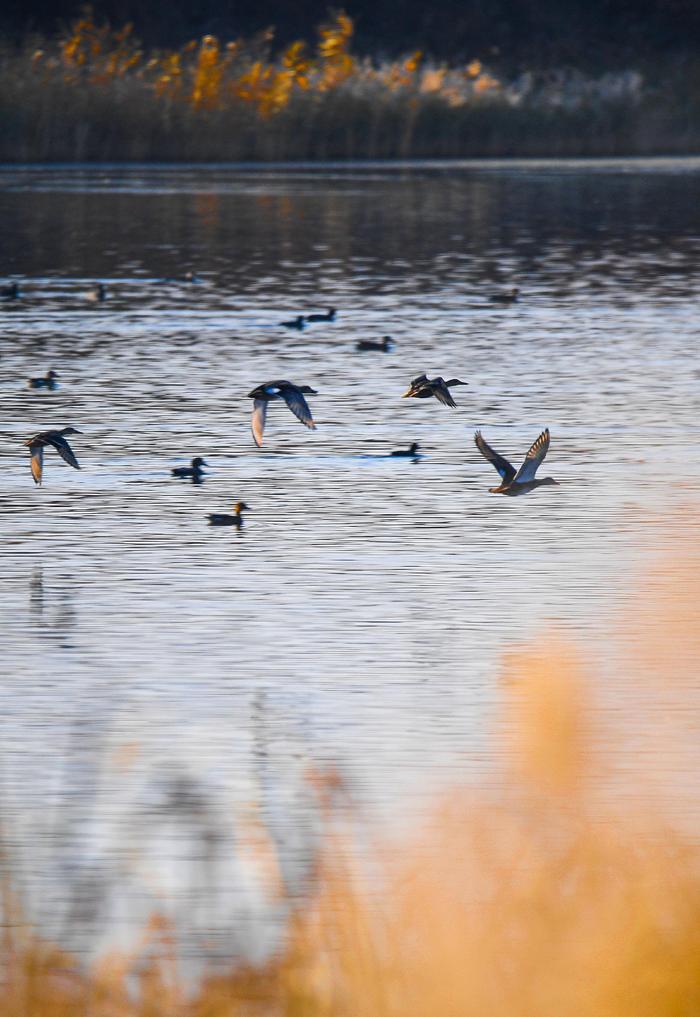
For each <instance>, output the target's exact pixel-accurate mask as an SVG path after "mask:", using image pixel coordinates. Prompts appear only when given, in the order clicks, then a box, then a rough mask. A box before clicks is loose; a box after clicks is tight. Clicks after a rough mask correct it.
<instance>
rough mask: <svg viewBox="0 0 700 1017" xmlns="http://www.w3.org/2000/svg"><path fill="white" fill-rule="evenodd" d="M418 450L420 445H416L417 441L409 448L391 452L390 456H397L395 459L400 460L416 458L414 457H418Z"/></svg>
mask: <svg viewBox="0 0 700 1017" xmlns="http://www.w3.org/2000/svg"><path fill="white" fill-rule="evenodd" d="M419 449H420V445H419V444H418V442H417V441H414V442H413V443H412V445H411V447H410V448H403V449H398V451H396V452H392V453H391V454H392V456H397V457H399V456H400V457H402V458H416V456H417V455H418V450H419Z"/></svg>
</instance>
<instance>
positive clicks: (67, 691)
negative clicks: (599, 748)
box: [0, 161, 700, 958]
mask: <svg viewBox="0 0 700 1017" xmlns="http://www.w3.org/2000/svg"><path fill="white" fill-rule="evenodd" d="M699 192H700V165H699V164H698V163H697V162H694V161H686V162H673V161H660V162H650V163H645V162H629V163H626V162H621V163H602V164H575V163H573V164H554V163H552V164H547V163H531V164H508V165H507V164H502V165H500V164H491V165H478V164H474V165H451V166H440V165H424V166H413V167H408V166H406V167H395V168H392V167H390V166H375V167H365V168H357V167H355V168H353V167H346V168H344V169H343V168H337V167H328V168H325V169H324V168H321V169H318V168H314V169H311V168H280V169H269V168H267V169H259V168H258V169H255V168H251V169H235V168H221V167H218V168H207V167H202V168H200V167H191V168H187V167H185V168H150V167H149V168H143V167H132V168H114V167H100V168H90V169H79V168H78V169H66V168H60V167H59V168H15V167H13V168H7V167H6V168H4V169H0V221H1V222H2V223H3V244H2V250H1V251H0V259H1V260H0V276H1V277H2V280H3V285H7V283H8V282H9V281H11V280H16V281H18V282H19V284H20V286H21V290H22V293H23V296H22V298H21V299H19V300H14V301H13V300H6V301H4V302H2V304H0V394H1V396H2V406H3V422H2V439H3V440H2V445H1V449H0V455H1V457H2V477H3V493H2V499H1V500H0V514H1V525H2V562H3V566H2V576H3V583H2V587H1V593H0V618H1V623H2V629H3V636H2V651H3V653H2V658H3V660H2V662H3V671H4V674H5V678H4V681H3V683H2V703H1V705H2V709H1V711H0V716H1V717H2V743H1V749H0V795H1V800H0V807H1V809H2V822H3V831H4V835H5V836H6V837H7V839H8V845H9V846H8V847H7V848H6V849H5V856H6V857H9V858H10V861H11V865H12V868H13V872H14V874H15V878H19V881H20V883H21V888H22V890H23V893H24V899H25V903H26V906H27V907H28V908H29V909H30V913H31V914H32V916H33V917H34V918H36V920H37V921H38V922H39V925H40V927H41V929H42V930H43V931H45V932H46V933H47V934H49V935H51V936H59V937H60V938H61V940H62V942H63V944H64V945H66V946H70V947H73V948H75V949H78V950H82V951H86V950H88V951H92V950H94V949H96V948H97V949H100V948H103V947H105V946H108V945H109V946H113V945H118V944H124V943H128V942H130V941H131V938H132V936H133V933H134V930H135V929H138V928H139V926H140V923H141V922H143V921H144V920H145V918H146V917H147V916H148V914H150V913H151V912H152V911H153V910H154V909H162V910H165V911H166V912H167V913H168V914H171V915H172V916H174V917H175V918H176V919H177V920H178V922H179V924H180V928H181V930H182V938H183V943H184V944H185V946H186V947H187V949H189V950H190V951H191V952H192V953H195V954H198V955H201V954H205V955H206V956H208V957H214V958H215V957H217V956H221V957H229V956H231V955H233V954H236V953H244V954H245V955H247V956H261V955H264V953H265V951H266V950H267V949H269V946H270V945H271V943H273V942H274V941H275V937H276V935H277V934H278V931H279V927H280V923H281V922H282V921H283V918H284V907H283V905H282V904H281V903H280V900H279V898H274V897H271V896H270V895H269V893H268V892H267V889H266V886H265V879H264V873H263V872H262V871H261V865H260V860H261V859H260V850H259V842H260V836H262V834H261V831H262V830H264V831H265V836H267V837H269V838H270V841H269V843H270V844H271V845H272V846H274V849H275V852H276V854H277V855H278V857H279V859H280V863H281V865H282V874H283V877H284V878H285V880H286V883H287V887H288V889H289V892H290V893H291V894H292V895H294V894H295V893H303V892H304V887H305V885H306V880H307V878H308V874H309V870H310V864H311V859H312V855H313V850H314V846H315V844H316V843H317V839H318V831H319V825H320V824H319V817H318V809H317V798H316V794H315V792H314V789H313V786H312V784H311V783H310V782H309V779H308V776H309V773H310V772H312V771H313V770H316V771H323V770H325V769H327V768H328V767H329V766H332V767H335V768H337V771H338V772H339V773H340V774H341V775H342V777H343V779H344V780H345V782H346V786H347V787H348V788H349V789H350V790H351V794H352V796H353V799H354V801H355V803H356V807H357V813H358V817H361V819H360V820H359V821H360V822H361V824H366V826H367V828H371V827H373V826H374V825H375V824H377V823H385V822H391V821H393V820H394V819H397V820H398V819H399V818H401V819H402V820H403V821H404V822H405V821H408V822H409V823H412V822H415V821H416V819H417V818H418V817H419V816H420V815H421V814H423V813H424V810H425V809H426V807H427V805H428V803H429V801H430V799H431V795H432V793H433V792H434V790H435V789H436V788H438V787H442V786H444V785H447V784H451V783H453V782H465V781H467V782H468V781H469V780H472V779H475V778H476V776H477V775H479V777H480V779H481V777H482V776H483V775H484V774H487V775H488V773H494V774H496V772H497V769H498V764H499V759H498V758H494V757H495V755H496V750H495V749H493V747H492V745H491V742H490V730H491V728H492V724H493V719H494V716H495V715H496V713H497V710H498V696H499V692H498V670H499V661H500V660H501V658H502V655H503V653H504V652H506V651H508V650H509V649H510V648H512V647H513V646H514V645H516V644H517V643H519V641H521V640H522V639H524V638H526V637H530V636H533V637H534V636H536V634H537V633H538V632H540V631H542V630H544V629H545V628H546V627H547V626H548V625H550V624H552V623H554V624H555V625H556V626H558V627H559V628H560V629H562V630H563V631H565V632H567V633H570V634H571V635H573V637H574V638H575V639H578V640H580V641H581V642H582V643H584V644H585V643H586V642H587V641H588V639H589V637H591V636H594V637H595V638H596V639H598V637H599V636H600V634H601V632H602V631H604V629H605V626H606V619H607V617H608V612H609V608H610V605H611V604H613V603H616V602H617V598H618V597H619V595H620V593H621V592H625V591H627V590H628V589H629V585H630V583H631V582H634V576H635V575H636V574H637V570H639V569H640V568H641V567H642V566H643V565H644V564H645V563H646V562H648V561H649V560H651V559H653V557H654V556H655V555H656V554H657V552H659V551H660V550H662V549H663V545H664V540H665V538H664V531H663V530H662V529H659V528H658V527H657V526H655V521H656V520H658V519H659V518H661V517H663V515H664V513H666V512H668V511H669V510H674V511H675V512H676V514H678V512H679V511H680V512H681V513H682V511H683V506H684V505H690V504H692V503H693V499H694V498H695V499H696V498H697V496H698V493H700V492H699V489H700V477H699V474H698V470H697V459H698V454H697V448H698V423H697V400H698V377H699V376H700V366H699V365H698V358H697V352H696V347H697V341H698V331H699V318H698V290H699V288H700V284H699V282H698V264H700V200H699V198H700V193H699ZM190 270H194V271H195V272H196V273H197V276H198V277H199V279H200V280H201V281H200V282H198V283H190V282H187V281H185V279H184V276H185V273H186V272H188V271H190ZM167 277H174V279H175V281H172V282H171V281H167V282H166V281H164V279H166V278H167ZM178 279H180V280H181V281H178ZM96 281H102V282H103V283H105V285H106V287H107V291H108V299H107V300H106V301H104V302H103V303H99V302H90V301H89V300H87V299H86V298H85V296H84V294H85V292H86V291H87V290H88V289H89V288H90V287H91V286H92V285H94V284H95V282H96ZM513 285H517V286H519V287H520V288H521V290H522V298H521V300H520V301H519V302H518V303H517V304H515V305H514V306H510V307H509V306H505V307H499V306H494V305H492V304H490V303H489V302H488V300H487V297H488V295H489V294H491V293H493V292H498V291H500V290H503V289H508V288H510V287H511V286H513ZM327 307H336V308H338V315H337V320H336V321H335V322H333V323H319V324H315V325H313V326H311V327H309V328H308V329H307V330H305V331H304V332H293V331H288V330H285V329H284V328H281V327H279V324H278V323H279V322H280V321H282V320H284V319H288V318H291V317H293V316H295V315H297V314H306V313H309V312H313V311H315V312H319V311H323V310H324V309H325V308H327ZM384 335H390V336H392V337H393V339H394V341H395V348H394V350H393V352H390V353H372V352H369V353H360V352H358V351H357V350H356V343H357V341H358V340H360V339H380V338H381V337H382V336H384ZM49 368H53V369H54V370H55V371H57V372H58V375H59V381H60V387H59V388H58V389H57V390H56V391H53V392H44V391H31V390H30V389H29V388H28V387H27V378H29V377H30V376H36V375H41V374H44V373H45V371H46V370H48V369H49ZM423 372H427V373H428V374H430V375H433V374H441V375H443V376H444V377H447V378H449V377H453V376H455V377H459V378H462V379H464V380H466V381H468V382H469V387H468V388H458V389H455V390H454V394H455V398H456V401H457V403H458V407H457V409H449V408H447V407H445V406H442V405H440V404H438V403H437V402H436V401H435V400H425V401H418V400H402V399H401V398H400V396H401V393H402V392H403V391H404V390H405V388H406V387H407V384H408V382H409V380H410V379H411V378H412V377H414V376H415V375H418V374H420V373H423ZM273 378H287V379H290V380H292V381H294V382H297V383H298V384H302V383H305V384H309V385H311V386H313V388H315V389H317V390H318V395H317V396H310V397H309V399H310V403H311V408H312V410H313V413H314V417H315V419H316V421H317V424H318V429H317V431H315V432H311V431H308V430H306V429H305V428H303V427H302V426H301V425H300V424H299V423H298V422H297V421H296V420H295V419H294V418H293V417H292V416H291V414H290V413H289V412H288V411H287V410H286V409H285V407H284V406H282V405H281V404H275V405H273V406H272V407H271V409H270V413H269V416H268V427H267V431H266V436H265V439H266V440H265V446H264V448H262V449H261V450H258V449H256V448H255V446H254V444H253V442H252V439H251V436H250V429H249V425H250V409H251V403H250V400H249V399H247V398H246V395H247V393H248V392H249V391H250V390H251V389H252V388H253V387H254V386H256V385H258V384H260V383H261V382H263V381H266V380H269V379H273ZM67 424H71V425H73V426H74V427H77V428H79V429H80V430H81V431H82V432H83V434H81V435H75V436H74V438H72V439H71V441H72V444H73V448H74V450H75V452H76V455H77V457H78V459H79V461H80V463H81V466H82V469H81V471H80V472H76V471H74V470H72V469H70V468H69V467H68V466H67V465H66V464H64V463H63V462H62V461H61V460H60V459H59V458H58V457H57V455H55V454H54V453H53V452H49V453H47V456H46V464H45V478H44V486H43V487H41V488H35V486H34V484H33V483H32V479H31V476H30V473H29V466H28V459H27V455H26V450H25V449H23V448H22V447H21V442H22V440H23V439H24V438H25V437H27V436H28V435H31V434H32V433H34V432H36V431H38V430H43V429H46V428H49V427H53V426H65V425H67ZM544 426H549V428H550V429H551V433H552V444H551V449H550V453H549V456H548V458H547V461H546V463H545V467H544V468H543V471H542V472H543V474H544V475H551V476H554V477H555V478H557V480H559V481H560V486H559V487H557V488H555V487H552V488H544V489H543V490H541V491H537V492H535V493H534V494H532V495H530V496H528V497H525V498H519V499H507V498H499V497H496V496H494V495H490V494H489V493H488V488H489V487H491V486H493V485H494V484H495V483H496V482H497V481H498V478H497V476H496V474H495V472H494V470H493V469H492V467H491V466H489V464H488V463H486V462H485V461H484V460H483V459H482V458H481V457H480V455H479V454H478V452H477V451H476V449H475V448H474V445H473V433H474V430H475V429H476V428H481V429H482V430H483V432H484V434H485V436H486V438H487V439H488V440H489V441H491V442H492V444H494V445H495V446H496V447H497V448H498V449H499V450H500V451H502V452H503V453H504V454H506V455H509V456H512V457H513V459H514V461H516V465H517V464H518V460H519V457H520V456H522V454H523V453H524V452H525V450H526V449H527V447H528V446H529V444H530V443H531V442H532V441H533V440H534V438H536V436H537V435H538V433H539V432H540V431H541V429H542V428H543V427H544ZM412 441H418V442H420V444H421V446H422V448H423V451H424V453H425V454H424V456H423V458H422V459H421V460H420V461H418V462H413V461H411V460H401V459H392V458H391V457H390V456H389V455H388V453H390V452H391V451H392V450H393V449H396V448H401V447H406V446H407V445H408V444H409V443H410V442H412ZM194 455H202V456H204V457H205V458H206V460H207V462H208V463H209V464H210V469H209V472H208V476H207V479H206V480H205V482H204V483H203V484H202V485H200V486H195V485H192V484H190V483H188V482H179V481H176V480H174V479H172V478H171V476H170V470H171V468H172V467H173V466H176V465H183V464H185V463H186V462H187V461H188V460H189V459H190V458H191V457H192V456H194ZM237 500H244V501H245V502H247V503H248V504H249V505H250V506H251V509H252V511H251V513H250V514H249V516H248V518H247V520H246V523H245V526H244V528H243V530H242V531H241V532H240V533H239V532H237V531H236V530H233V529H222V530H217V529H211V528H210V527H208V525H207V523H206V515H207V513H209V512H222V511H224V512H225V511H230V510H231V507H232V505H233V503H234V502H235V501H237ZM688 511H690V510H688ZM611 687H612V688H613V689H614V680H613V681H612V683H611ZM611 694H612V693H611ZM493 779H494V780H496V779H497V777H496V776H494V777H493ZM356 818H357V817H356ZM263 868H264V866H263Z"/></svg>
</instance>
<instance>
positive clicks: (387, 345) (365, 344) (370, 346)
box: [357, 335, 394, 353]
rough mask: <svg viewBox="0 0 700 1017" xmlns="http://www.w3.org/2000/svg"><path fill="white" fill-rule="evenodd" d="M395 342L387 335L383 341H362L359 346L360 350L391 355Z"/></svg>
mask: <svg viewBox="0 0 700 1017" xmlns="http://www.w3.org/2000/svg"><path fill="white" fill-rule="evenodd" d="M393 345H394V340H393V339H392V338H391V336H388V335H385V336H384V338H383V339H381V340H377V339H360V341H359V342H358V344H357V349H358V350H378V351H379V352H380V353H389V352H390V351H391V348H392V346H393Z"/></svg>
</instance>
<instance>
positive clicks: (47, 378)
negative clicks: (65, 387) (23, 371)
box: [27, 371, 58, 392]
mask: <svg viewBox="0 0 700 1017" xmlns="http://www.w3.org/2000/svg"><path fill="white" fill-rule="evenodd" d="M56 378H58V375H57V374H56V372H55V371H47V372H46V374H45V375H44V377H43V378H30V379H29V381H28V382H27V384H28V385H29V387H30V388H48V389H50V390H51V391H52V392H53V390H54V389H55V388H58V384H57V383H56Z"/></svg>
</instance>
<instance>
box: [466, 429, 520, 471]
mask: <svg viewBox="0 0 700 1017" xmlns="http://www.w3.org/2000/svg"><path fill="white" fill-rule="evenodd" d="M474 442H475V444H476V447H477V448H478V449H479V452H481V454H482V456H483V457H484V459H488V461H489V462H490V463H491V464H492V465H493V466H495V467H496V470H497V471H498V473H499V474H500V477H501V480H502V481H503V482H504V483H505V484H509V483H510V482H511V480H513V478H514V477H515V467H514V466H513V465H512V464H511V463H509V462H508V460H507V459H505V458H504V457H503V456H501V455H499V454H498V452H496V450H495V449H492V448H491V446H490V445H489V444H488V442H486V441H484V439H483V438H482V436H481V431H477V432H476V434H475V435H474Z"/></svg>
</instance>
